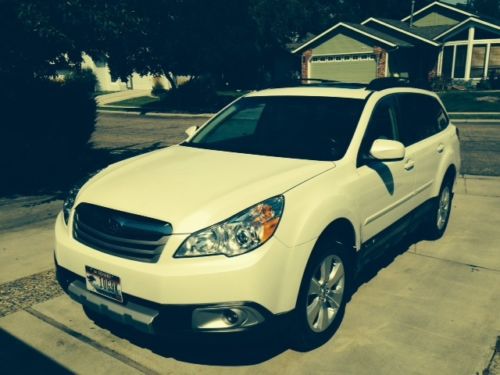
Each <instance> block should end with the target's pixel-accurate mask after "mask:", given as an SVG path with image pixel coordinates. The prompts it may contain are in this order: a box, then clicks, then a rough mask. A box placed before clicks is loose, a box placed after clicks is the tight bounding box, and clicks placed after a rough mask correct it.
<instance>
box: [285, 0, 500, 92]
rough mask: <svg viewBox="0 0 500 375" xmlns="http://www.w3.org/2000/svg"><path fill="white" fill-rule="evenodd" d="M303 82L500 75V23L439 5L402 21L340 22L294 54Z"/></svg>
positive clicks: (470, 78)
mask: <svg viewBox="0 0 500 375" xmlns="http://www.w3.org/2000/svg"><path fill="white" fill-rule="evenodd" d="M293 53H294V54H300V55H301V56H302V60H301V75H302V78H318V79H329V80H339V81H344V82H363V83H364V82H369V81H371V80H372V79H374V78H380V77H391V76H392V77H404V78H409V79H410V80H413V81H422V80H428V79H429V78H433V77H436V76H438V77H443V78H449V79H454V80H463V81H471V82H472V83H474V82H478V81H480V80H481V79H483V78H487V77H491V76H492V75H494V74H500V22H499V21H498V20H495V19H490V18H488V17H485V16H480V15H477V14H474V13H471V12H468V11H465V10H463V9H460V8H457V7H454V6H451V5H448V4H444V3H442V2H439V1H435V2H433V3H431V4H429V5H427V6H425V7H423V8H421V9H419V10H416V11H415V12H414V13H413V15H408V16H406V17H405V18H403V19H402V20H393V19H384V18H374V17H371V18H368V19H366V20H364V21H363V22H361V23H360V24H356V23H350V22H339V23H337V24H336V25H334V26H333V27H331V28H329V29H328V30H326V31H324V32H323V33H321V34H319V35H317V36H316V37H314V38H312V39H310V40H309V41H307V42H306V43H304V44H302V45H301V46H299V47H298V48H296V49H295V50H293Z"/></svg>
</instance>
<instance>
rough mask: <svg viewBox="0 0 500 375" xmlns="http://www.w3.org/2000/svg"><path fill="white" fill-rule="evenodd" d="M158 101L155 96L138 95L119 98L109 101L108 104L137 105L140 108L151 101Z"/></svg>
mask: <svg viewBox="0 0 500 375" xmlns="http://www.w3.org/2000/svg"><path fill="white" fill-rule="evenodd" d="M157 101H159V99H158V98H157V97H154V96H139V97H137V98H131V99H126V100H121V101H119V102H114V103H110V105H114V106H119V107H138V108H142V107H143V106H146V105H148V104H151V103H155V102H157Z"/></svg>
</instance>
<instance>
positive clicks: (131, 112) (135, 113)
mask: <svg viewBox="0 0 500 375" xmlns="http://www.w3.org/2000/svg"><path fill="white" fill-rule="evenodd" d="M120 108H123V109H124V110H123V111H120V110H118V111H115V110H109V109H102V108H100V109H97V112H98V113H117V114H121V115H132V116H152V117H171V118H175V117H201V118H209V117H212V116H213V115H215V113H164V112H140V111H138V110H133V109H132V108H130V110H128V109H129V108H128V107H120Z"/></svg>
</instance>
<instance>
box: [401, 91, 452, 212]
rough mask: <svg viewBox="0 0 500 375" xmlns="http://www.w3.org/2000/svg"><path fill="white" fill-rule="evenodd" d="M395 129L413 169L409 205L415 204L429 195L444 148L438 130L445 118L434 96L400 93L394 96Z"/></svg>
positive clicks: (442, 134) (444, 143) (441, 136)
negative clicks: (395, 109) (396, 110)
mask: <svg viewBox="0 0 500 375" xmlns="http://www.w3.org/2000/svg"><path fill="white" fill-rule="evenodd" d="M397 102H398V107H399V116H398V130H399V136H400V140H401V142H402V143H403V144H404V145H405V147H406V155H407V162H408V163H409V165H410V166H411V167H412V168H413V170H414V175H415V190H414V196H413V198H412V199H411V201H412V206H413V207H414V208H416V207H418V206H419V205H420V204H422V203H424V202H425V201H426V200H428V199H429V198H431V193H432V190H433V189H432V187H433V185H434V184H435V183H440V181H435V178H436V171H437V169H438V167H439V163H440V161H441V158H442V155H443V151H444V149H445V147H446V146H445V145H446V142H445V139H444V137H445V135H444V133H442V132H441V129H444V128H445V127H446V125H447V123H448V118H447V116H446V114H445V112H444V110H443V108H442V107H441V105H440V104H439V103H438V102H437V100H436V99H435V98H433V97H432V96H430V95H425V94H416V93H404V94H398V95H397Z"/></svg>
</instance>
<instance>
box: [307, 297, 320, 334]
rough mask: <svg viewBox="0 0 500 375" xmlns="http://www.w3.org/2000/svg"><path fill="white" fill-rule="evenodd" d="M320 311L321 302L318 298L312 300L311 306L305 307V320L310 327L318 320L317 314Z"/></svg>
mask: <svg viewBox="0 0 500 375" xmlns="http://www.w3.org/2000/svg"><path fill="white" fill-rule="evenodd" d="M320 310H321V302H320V300H319V297H316V298H314V299H313V301H312V302H311V304H310V305H309V306H307V320H308V322H309V325H310V326H311V327H312V326H313V324H314V322H316V321H317V320H318V316H319V312H320Z"/></svg>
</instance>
